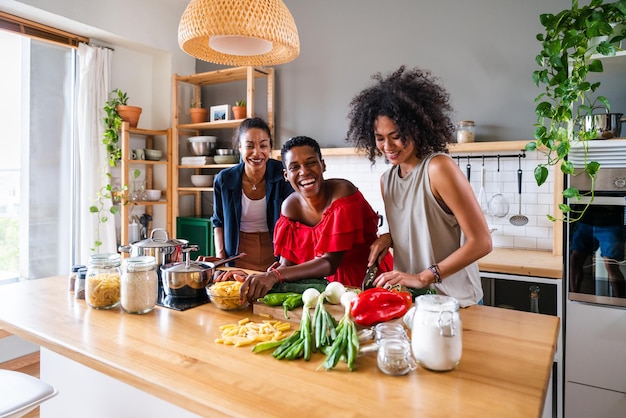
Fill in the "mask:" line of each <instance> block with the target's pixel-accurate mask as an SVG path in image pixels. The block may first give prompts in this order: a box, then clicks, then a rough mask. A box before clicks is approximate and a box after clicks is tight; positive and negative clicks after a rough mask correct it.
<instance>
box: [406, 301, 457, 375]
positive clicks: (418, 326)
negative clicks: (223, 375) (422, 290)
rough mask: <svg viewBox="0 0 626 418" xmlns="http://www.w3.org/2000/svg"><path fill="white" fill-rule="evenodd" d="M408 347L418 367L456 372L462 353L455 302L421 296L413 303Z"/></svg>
mask: <svg viewBox="0 0 626 418" xmlns="http://www.w3.org/2000/svg"><path fill="white" fill-rule="evenodd" d="M415 305H416V310H415V314H414V315H413V326H412V327H411V347H412V348H413V355H414V356H415V360H416V361H417V362H418V363H419V364H420V366H422V367H425V368H427V369H430V370H436V371H447V370H452V369H454V368H456V366H457V365H458V364H459V361H460V360H461V353H462V351H463V342H462V332H463V325H462V323H461V317H460V316H459V302H458V301H457V300H456V299H454V298H452V297H449V296H443V295H422V296H419V297H417V299H415Z"/></svg>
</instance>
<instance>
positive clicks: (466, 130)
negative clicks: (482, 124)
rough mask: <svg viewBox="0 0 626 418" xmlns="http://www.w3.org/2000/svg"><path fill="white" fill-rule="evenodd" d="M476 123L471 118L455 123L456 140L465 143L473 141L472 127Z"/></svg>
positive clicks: (473, 127) (474, 126)
mask: <svg viewBox="0 0 626 418" xmlns="http://www.w3.org/2000/svg"><path fill="white" fill-rule="evenodd" d="M475 128H476V123H474V121H473V120H462V121H460V122H459V123H458V124H457V125H456V142H457V143H459V144H465V143H468V142H474V129H475Z"/></svg>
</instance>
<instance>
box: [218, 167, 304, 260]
mask: <svg viewBox="0 0 626 418" xmlns="http://www.w3.org/2000/svg"><path fill="white" fill-rule="evenodd" d="M243 170H244V163H243V162H241V163H239V164H237V165H236V166H234V167H231V168H228V169H225V170H222V171H220V172H219V173H218V174H217V176H216V177H215V182H214V184H213V216H212V217H211V221H212V223H213V227H214V228H224V249H225V251H226V257H230V256H233V255H236V254H237V253H238V251H239V225H240V224H241V198H242V193H243V190H242V186H241V178H242V175H243ZM291 193H293V189H292V187H291V185H290V184H289V182H287V181H285V177H284V176H283V165H282V163H281V162H280V161H277V160H272V159H269V160H267V167H266V169H265V198H266V202H267V228H268V230H269V232H270V238H271V239H272V246H273V245H274V225H276V221H277V220H278V218H279V216H280V207H281V205H282V203H283V200H285V198H286V197H287V196H289V195H290V194H291Z"/></svg>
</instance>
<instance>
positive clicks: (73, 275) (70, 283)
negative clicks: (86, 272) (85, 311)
mask: <svg viewBox="0 0 626 418" xmlns="http://www.w3.org/2000/svg"><path fill="white" fill-rule="evenodd" d="M83 267H85V266H83V265H80V264H75V265H73V266H72V268H71V269H70V274H69V276H68V278H67V290H69V291H70V292H74V288H75V286H76V279H77V278H78V270H80V269H81V268H83Z"/></svg>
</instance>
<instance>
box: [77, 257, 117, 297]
mask: <svg viewBox="0 0 626 418" xmlns="http://www.w3.org/2000/svg"><path fill="white" fill-rule="evenodd" d="M120 264H121V257H120V255H119V254H117V253H112V254H94V255H92V256H91V257H89V268H88V270H87V277H86V279H85V301H86V302H87V304H88V305H89V306H90V307H92V308H95V309H111V308H115V307H117V306H118V305H119V303H120V278H121V271H120Z"/></svg>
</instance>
